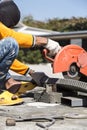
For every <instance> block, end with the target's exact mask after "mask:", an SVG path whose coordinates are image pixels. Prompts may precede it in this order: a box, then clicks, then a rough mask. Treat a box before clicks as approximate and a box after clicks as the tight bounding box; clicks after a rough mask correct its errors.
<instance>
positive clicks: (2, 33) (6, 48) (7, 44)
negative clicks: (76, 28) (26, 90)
mask: <svg viewBox="0 0 87 130" xmlns="http://www.w3.org/2000/svg"><path fill="white" fill-rule="evenodd" d="M0 40H1V41H0V86H3V85H2V83H4V86H5V88H6V89H7V90H9V91H10V90H11V92H12V91H14V92H13V93H15V92H16V91H17V90H18V88H19V87H20V85H21V84H20V82H18V81H15V80H14V79H12V78H11V75H10V74H9V73H8V71H9V69H11V70H13V71H15V72H17V73H19V74H22V75H25V74H30V75H31V74H32V72H33V71H32V69H30V68H29V66H27V65H25V64H23V63H21V62H20V61H18V60H17V59H15V58H16V56H17V55H18V48H19V47H23V48H32V47H35V46H38V47H39V46H43V47H44V48H46V49H48V50H49V55H51V56H55V55H56V53H58V51H59V50H60V49H61V46H60V45H59V43H58V42H56V41H53V40H51V39H48V38H44V37H38V36H33V35H31V34H24V33H21V32H16V31H14V30H13V29H10V28H8V27H6V26H5V25H4V24H2V23H1V22H0ZM18 46H19V47H18ZM11 88H12V89H13V90H12V89H11Z"/></svg>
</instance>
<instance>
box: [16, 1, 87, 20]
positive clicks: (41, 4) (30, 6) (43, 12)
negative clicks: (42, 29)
mask: <svg viewBox="0 0 87 130" xmlns="http://www.w3.org/2000/svg"><path fill="white" fill-rule="evenodd" d="M14 2H15V3H16V4H17V5H18V7H19V9H20V11H21V18H23V17H25V16H29V15H31V16H33V19H35V20H40V21H46V20H48V19H53V18H60V19H62V18H71V17H73V16H74V17H87V0H14Z"/></svg>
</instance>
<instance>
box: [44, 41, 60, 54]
mask: <svg viewBox="0 0 87 130" xmlns="http://www.w3.org/2000/svg"><path fill="white" fill-rule="evenodd" d="M45 48H46V49H48V50H49V53H48V55H49V56H55V55H56V54H57V53H58V52H59V51H60V49H61V46H60V45H59V43H58V42H56V41H53V40H51V39H48V43H47V44H46V45H45Z"/></svg>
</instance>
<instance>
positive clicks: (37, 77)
mask: <svg viewBox="0 0 87 130" xmlns="http://www.w3.org/2000/svg"><path fill="white" fill-rule="evenodd" d="M31 77H32V79H33V80H34V81H35V83H36V84H37V85H38V86H41V87H45V86H46V84H52V85H53V84H55V83H56V81H57V80H58V78H50V77H49V76H47V75H46V74H45V73H44V72H34V73H32V74H31Z"/></svg>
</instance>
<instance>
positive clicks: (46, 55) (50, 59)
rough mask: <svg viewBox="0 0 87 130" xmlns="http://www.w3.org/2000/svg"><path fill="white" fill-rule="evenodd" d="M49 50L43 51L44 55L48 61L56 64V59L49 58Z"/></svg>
mask: <svg viewBox="0 0 87 130" xmlns="http://www.w3.org/2000/svg"><path fill="white" fill-rule="evenodd" d="M48 53H49V50H47V49H43V55H44V57H45V59H47V60H48V61H51V62H54V59H53V58H51V57H49V56H48Z"/></svg>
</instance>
